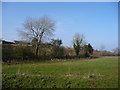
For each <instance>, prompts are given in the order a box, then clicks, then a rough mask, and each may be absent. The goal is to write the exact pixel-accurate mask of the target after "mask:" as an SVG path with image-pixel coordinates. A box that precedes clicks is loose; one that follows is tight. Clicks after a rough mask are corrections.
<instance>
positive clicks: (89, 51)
mask: <svg viewBox="0 0 120 90" xmlns="http://www.w3.org/2000/svg"><path fill="white" fill-rule="evenodd" d="M83 50H84V52H85V56H86V57H88V56H90V54H92V53H93V47H92V46H91V45H90V43H89V44H88V45H84V47H83Z"/></svg>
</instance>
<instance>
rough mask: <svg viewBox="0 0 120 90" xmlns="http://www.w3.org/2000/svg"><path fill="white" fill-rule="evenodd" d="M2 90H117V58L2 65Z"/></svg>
mask: <svg viewBox="0 0 120 90" xmlns="http://www.w3.org/2000/svg"><path fill="white" fill-rule="evenodd" d="M2 79H3V81H2V85H3V88H117V87H118V57H101V58H96V59H83V60H68V61H66V60H64V61H48V62H31V63H20V64H10V65H9V64H3V65H2Z"/></svg>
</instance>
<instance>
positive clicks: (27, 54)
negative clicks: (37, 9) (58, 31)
mask: <svg viewBox="0 0 120 90" xmlns="http://www.w3.org/2000/svg"><path fill="white" fill-rule="evenodd" d="M54 31H55V21H54V20H52V19H50V18H48V17H42V18H31V17H29V18H27V19H26V20H25V22H24V24H23V27H22V29H21V30H19V34H20V36H21V37H22V38H23V39H25V40H26V41H28V42H29V43H31V44H32V46H20V45H19V46H11V45H10V46H8V45H4V46H3V58H4V59H5V60H6V59H8V58H9V59H18V58H19V59H21V58H22V59H33V58H39V59H40V58H42V57H44V58H46V57H50V58H62V57H64V56H70V55H72V56H74V55H73V54H70V52H71V51H72V53H73V49H71V50H68V49H65V48H64V47H62V46H61V44H62V40H59V39H51V41H50V42H49V43H43V42H44V40H45V39H48V38H50V36H52V35H53V32H54ZM73 48H74V51H75V53H76V56H77V57H78V56H79V55H80V51H83V52H84V56H85V57H88V56H90V54H92V52H93V47H92V46H91V45H90V44H87V43H86V41H85V37H84V35H83V34H82V35H81V34H78V33H77V34H75V36H74V37H73ZM9 52H11V53H12V54H13V55H12V54H10V53H9ZM68 53H69V54H70V55H69V54H68ZM7 56H8V57H7ZM16 57H17V58H16Z"/></svg>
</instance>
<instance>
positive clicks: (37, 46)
mask: <svg viewBox="0 0 120 90" xmlns="http://www.w3.org/2000/svg"><path fill="white" fill-rule="evenodd" d="M38 51H39V44H37V45H36V51H35V55H36V56H38Z"/></svg>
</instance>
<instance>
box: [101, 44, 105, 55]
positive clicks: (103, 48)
mask: <svg viewBox="0 0 120 90" xmlns="http://www.w3.org/2000/svg"><path fill="white" fill-rule="evenodd" d="M104 50H105V45H101V46H100V51H101V55H102V56H103V55H104Z"/></svg>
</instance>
